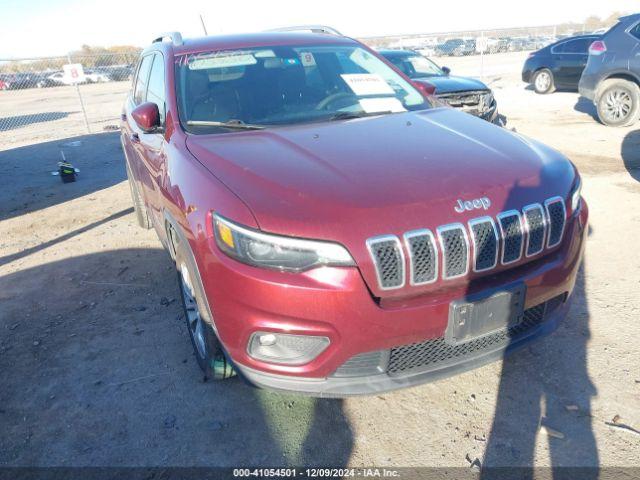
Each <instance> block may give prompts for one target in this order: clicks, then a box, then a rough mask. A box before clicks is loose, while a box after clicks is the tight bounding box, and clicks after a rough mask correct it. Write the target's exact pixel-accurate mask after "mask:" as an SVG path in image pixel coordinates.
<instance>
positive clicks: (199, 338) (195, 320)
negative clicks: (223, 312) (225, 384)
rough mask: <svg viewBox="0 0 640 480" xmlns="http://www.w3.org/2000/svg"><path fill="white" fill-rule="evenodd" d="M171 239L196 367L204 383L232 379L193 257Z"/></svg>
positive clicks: (230, 369) (173, 237) (177, 241)
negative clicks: (195, 272) (196, 272)
mask: <svg viewBox="0 0 640 480" xmlns="http://www.w3.org/2000/svg"><path fill="white" fill-rule="evenodd" d="M169 228H170V229H171V227H169ZM170 239H171V242H172V245H173V249H174V251H175V260H176V269H177V271H178V283H179V285H180V297H181V298H182V306H183V308H184V317H185V321H186V324H187V330H188V331H189V337H190V338H191V345H192V346H193V352H194V355H195V357H196V361H197V362H198V366H199V367H200V369H201V370H202V371H203V373H204V376H205V379H207V380H209V379H210V380H224V379H227V378H230V377H233V376H235V371H234V370H233V366H232V364H231V362H230V361H229V359H228V358H227V356H226V354H225V352H224V349H223V348H222V345H221V344H220V340H218V337H217V336H216V333H215V332H214V331H213V327H212V326H211V325H212V319H211V318H210V316H209V310H208V308H207V307H206V303H205V301H204V293H203V292H202V288H201V286H200V283H199V280H198V278H197V277H196V275H195V274H194V269H195V268H196V267H195V265H194V262H193V261H191V258H192V257H191V256H190V255H189V254H188V253H187V252H186V251H185V246H184V245H182V243H181V242H180V240H179V238H178V237H177V235H175V233H173V232H170ZM176 243H177V244H176Z"/></svg>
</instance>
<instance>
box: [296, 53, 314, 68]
mask: <svg viewBox="0 0 640 480" xmlns="http://www.w3.org/2000/svg"><path fill="white" fill-rule="evenodd" d="M300 61H301V62H302V66H303V67H315V66H316V59H315V58H313V53H311V52H300Z"/></svg>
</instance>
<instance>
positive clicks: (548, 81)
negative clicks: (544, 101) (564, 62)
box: [532, 68, 556, 95]
mask: <svg viewBox="0 0 640 480" xmlns="http://www.w3.org/2000/svg"><path fill="white" fill-rule="evenodd" d="M532 84H533V89H534V90H535V91H536V93H539V94H541V95H544V94H546V93H552V92H554V91H555V89H556V86H555V83H554V79H553V73H552V72H551V70H549V69H548V68H542V69H540V70H538V71H537V72H536V73H534V74H533V79H532Z"/></svg>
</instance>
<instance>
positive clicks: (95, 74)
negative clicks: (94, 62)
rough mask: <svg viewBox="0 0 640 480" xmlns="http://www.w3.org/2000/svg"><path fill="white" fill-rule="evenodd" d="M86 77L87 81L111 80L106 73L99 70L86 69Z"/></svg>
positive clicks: (100, 81)
mask: <svg viewBox="0 0 640 480" xmlns="http://www.w3.org/2000/svg"><path fill="white" fill-rule="evenodd" d="M84 79H85V82H86V83H102V82H110V81H111V79H110V78H109V76H108V75H107V74H106V73H103V72H99V71H97V70H85V71H84Z"/></svg>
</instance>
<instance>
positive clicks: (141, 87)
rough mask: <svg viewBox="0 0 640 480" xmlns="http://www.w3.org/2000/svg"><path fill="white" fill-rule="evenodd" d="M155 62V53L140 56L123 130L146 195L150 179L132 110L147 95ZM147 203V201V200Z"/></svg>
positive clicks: (129, 158)
mask: <svg viewBox="0 0 640 480" xmlns="http://www.w3.org/2000/svg"><path fill="white" fill-rule="evenodd" d="M152 63H153V54H148V55H145V56H143V57H141V58H140V61H139V62H138V68H137V71H136V75H135V80H134V82H133V88H132V90H131V94H130V95H129V98H128V99H127V101H126V103H125V108H124V117H123V123H122V125H123V130H122V146H123V147H124V151H125V154H126V156H127V162H128V163H129V167H130V168H131V173H133V176H134V178H135V181H136V184H137V186H138V191H139V192H140V193H141V194H142V195H143V197H144V196H145V195H144V191H145V188H144V185H145V183H148V181H149V174H148V172H147V170H146V167H145V164H144V162H143V161H142V157H141V155H140V149H139V148H138V142H139V138H140V137H139V135H140V132H141V130H140V129H139V128H138V126H137V125H136V123H135V121H134V120H133V118H132V117H131V111H132V110H133V109H134V108H135V107H137V106H138V105H140V104H141V103H142V102H143V101H144V98H145V97H146V91H147V83H148V81H149V73H150V71H151V64H152ZM145 203H146V202H145Z"/></svg>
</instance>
